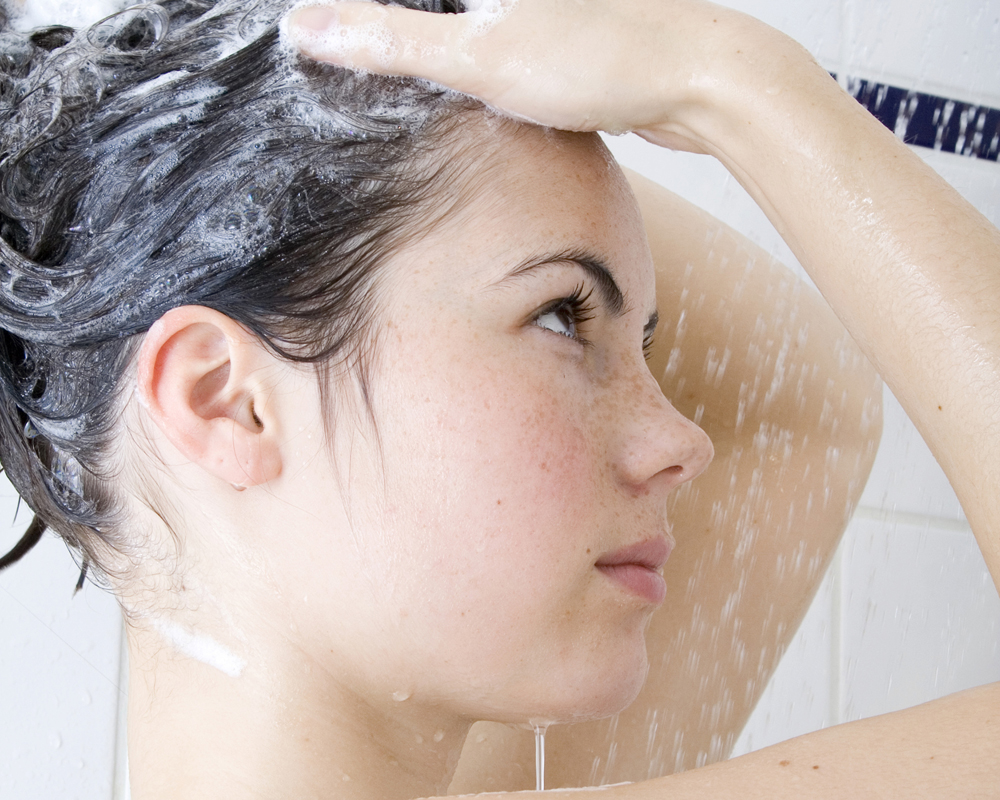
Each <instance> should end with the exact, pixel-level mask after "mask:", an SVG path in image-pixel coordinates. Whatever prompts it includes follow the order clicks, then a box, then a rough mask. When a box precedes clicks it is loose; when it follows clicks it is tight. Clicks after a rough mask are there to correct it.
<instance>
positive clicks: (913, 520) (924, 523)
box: [853, 506, 972, 533]
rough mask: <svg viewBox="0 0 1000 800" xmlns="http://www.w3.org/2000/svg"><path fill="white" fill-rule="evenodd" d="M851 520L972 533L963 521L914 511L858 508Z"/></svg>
mask: <svg viewBox="0 0 1000 800" xmlns="http://www.w3.org/2000/svg"><path fill="white" fill-rule="evenodd" d="M853 519H863V520H869V521H871V522H884V523H887V524H889V525H912V526H914V527H918V528H923V527H926V528H939V529H943V530H947V531H955V532H957V533H972V528H971V527H970V525H969V523H968V522H966V521H965V520H964V519H952V518H950V517H935V516H932V515H931V514H920V513H917V512H915V511H896V510H888V509H884V508H875V507H873V506H858V507H857V508H856V509H855V511H854V517H853Z"/></svg>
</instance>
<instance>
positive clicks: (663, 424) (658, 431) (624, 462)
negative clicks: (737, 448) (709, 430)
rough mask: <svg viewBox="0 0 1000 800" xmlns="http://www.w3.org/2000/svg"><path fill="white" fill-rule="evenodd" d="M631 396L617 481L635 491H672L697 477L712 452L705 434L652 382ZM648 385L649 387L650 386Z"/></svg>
mask: <svg viewBox="0 0 1000 800" xmlns="http://www.w3.org/2000/svg"><path fill="white" fill-rule="evenodd" d="M643 383H644V384H646V385H644V386H643V387H642V390H641V396H636V395H633V403H632V413H631V414H627V415H626V417H625V423H624V426H623V427H624V436H623V437H622V440H621V441H620V445H619V446H620V448H621V449H620V451H619V455H618V458H617V461H618V469H619V472H620V475H619V477H620V479H621V480H623V481H624V482H626V483H628V484H629V485H631V486H632V487H634V488H635V489H648V488H652V485H653V484H655V485H657V486H660V487H666V488H674V487H677V486H680V485H681V484H683V483H686V482H687V481H690V480H692V479H693V478H695V477H696V476H698V475H700V474H701V473H702V472H703V471H704V470H705V468H706V467H707V466H708V465H709V463H711V461H712V457H713V455H714V454H715V451H714V449H713V447H712V440H711V439H709V438H708V434H706V433H705V431H703V430H702V429H701V428H699V427H698V426H697V425H695V424H694V423H693V422H692V421H691V420H689V419H688V418H687V417H685V416H684V415H682V414H681V413H680V412H679V411H677V409H675V408H674V407H673V406H672V405H671V404H670V401H668V400H667V398H666V397H664V396H663V392H662V391H660V387H659V386H658V385H657V384H656V382H655V381H654V380H653V378H652V376H650V378H649V382H648V383H647V382H645V381H643ZM650 384H651V385H650Z"/></svg>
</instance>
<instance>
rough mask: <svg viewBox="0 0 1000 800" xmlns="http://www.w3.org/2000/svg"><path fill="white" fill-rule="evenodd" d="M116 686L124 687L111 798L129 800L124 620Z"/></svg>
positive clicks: (121, 694) (126, 659)
mask: <svg viewBox="0 0 1000 800" xmlns="http://www.w3.org/2000/svg"><path fill="white" fill-rule="evenodd" d="M118 686H119V687H124V689H123V690H122V691H119V693H118V708H117V712H118V713H117V719H116V721H115V755H114V783H113V789H112V798H113V800H130V798H131V796H132V795H131V791H130V787H129V781H128V728H127V722H128V634H127V632H126V630H125V623H124V620H123V621H122V627H121V639H120V646H119V655H118Z"/></svg>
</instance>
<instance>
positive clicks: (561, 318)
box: [535, 308, 578, 339]
mask: <svg viewBox="0 0 1000 800" xmlns="http://www.w3.org/2000/svg"><path fill="white" fill-rule="evenodd" d="M535 324H536V325H538V326H539V327H541V328H545V329H546V330H550V331H552V332H553V333H561V334H562V335H563V336H568V337H569V338H570V339H576V338H578V334H577V330H576V319H575V318H574V317H573V314H572V312H571V311H570V310H569V309H568V308H555V309H553V310H551V311H546V312H545V313H544V314H542V315H541V316H539V317H538V318H537V319H536V320H535Z"/></svg>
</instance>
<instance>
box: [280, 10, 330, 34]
mask: <svg viewBox="0 0 1000 800" xmlns="http://www.w3.org/2000/svg"><path fill="white" fill-rule="evenodd" d="M338 16H339V15H338V14H337V9H335V8H332V7H330V6H307V7H306V8H300V9H298V10H297V11H293V12H292V14H291V16H289V17H288V25H289V27H290V28H298V29H299V30H301V31H303V32H305V33H323V31H325V30H328V29H329V28H332V27H333V26H334V25H335V24H336V23H337V17H338Z"/></svg>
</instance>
